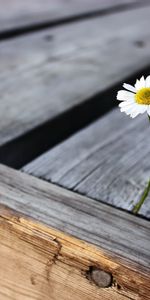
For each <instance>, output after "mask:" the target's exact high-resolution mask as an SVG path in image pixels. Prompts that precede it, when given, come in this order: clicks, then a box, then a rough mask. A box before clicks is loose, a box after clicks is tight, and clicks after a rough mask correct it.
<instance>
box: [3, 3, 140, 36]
mask: <svg viewBox="0 0 150 300" xmlns="http://www.w3.org/2000/svg"><path fill="white" fill-rule="evenodd" d="M138 2H140V1H138V0H123V1H122V2H121V3H120V1H119V0H101V1H97V0H93V1H90V0H86V1H85V0H76V1H71V0H69V1H65V0H57V1H56V0H45V1H42V0H31V1H19V0H13V1H9V0H5V1H3V0H0V34H1V33H2V32H3V31H8V30H13V29H14V30H15V29H17V28H20V27H26V26H28V27H29V26H33V25H36V24H39V23H43V22H44V23H45V22H53V21H56V20H57V21H59V20H61V19H66V18H70V17H75V16H78V15H83V14H88V13H92V12H98V11H101V10H104V9H110V8H114V7H118V6H119V7H121V6H122V5H123V7H124V5H128V4H134V3H138Z"/></svg>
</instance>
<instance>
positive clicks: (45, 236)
mask: <svg viewBox="0 0 150 300" xmlns="http://www.w3.org/2000/svg"><path fill="white" fill-rule="evenodd" d="M0 213H1V217H0V238H1V245H0V263H1V269H0V280H1V289H0V297H1V300H6V299H12V298H13V299H22V300H24V299H35V300H43V299H44V300H48V299H51V300H54V299H59V298H61V299H62V300H69V299H71V298H73V299H74V300H81V299H82V300H93V299H94V300H98V299H101V298H103V299H104V300H127V299H137V297H136V296H137V293H136V291H128V289H126V288H125V290H124V289H123V288H122V289H121V287H120V286H119V284H118V285H117V282H116V279H114V282H112V277H111V273H110V272H111V271H112V269H113V273H114V274H117V273H120V267H119V266H118V264H117V262H111V261H109V258H108V257H107V256H106V255H105V253H103V252H102V251H99V250H98V249H96V248H94V247H92V246H89V245H88V244H86V243H84V242H82V241H79V240H76V239H74V238H71V237H68V236H66V235H65V234H63V233H61V232H57V231H56V230H54V229H49V228H47V227H46V226H43V224H37V223H36V222H35V221H34V222H33V221H32V222H31V221H30V220H28V219H26V218H25V217H23V216H22V215H20V214H17V213H16V212H14V211H13V212H12V211H10V210H8V209H5V208H3V207H1V206H0ZM91 265H94V266H96V268H94V269H95V271H94V269H93V271H92V269H91ZM99 266H100V267H99ZM99 268H100V269H99ZM102 268H103V270H105V271H102ZM106 270H107V272H106ZM126 271H127V274H128V273H130V272H131V273H132V276H134V271H128V269H127V270H126ZM93 272H97V273H101V272H103V274H105V276H110V277H111V284H110V287H106V288H100V287H99V286H97V285H96V284H94V281H92V275H93V274H94V273H93ZM104 272H105V273H104ZM108 272H109V273H108ZM127 274H126V275H127ZM90 276H91V277H90ZM145 277H146V276H145ZM128 280H129V278H126V282H127V285H128ZM140 283H141V279H140ZM144 285H145V283H144ZM119 288H120V289H119ZM141 288H142V287H141ZM145 299H146V298H145Z"/></svg>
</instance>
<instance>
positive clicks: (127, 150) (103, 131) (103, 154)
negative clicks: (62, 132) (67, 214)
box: [23, 108, 150, 216]
mask: <svg viewBox="0 0 150 300" xmlns="http://www.w3.org/2000/svg"><path fill="white" fill-rule="evenodd" d="M148 135H149V124H148V120H147V118H146V117H145V116H142V117H138V118H136V119H134V120H132V119H130V118H129V117H127V116H126V115H125V114H122V113H120V111H119V109H118V108H117V109H114V110H113V111H112V112H110V113H108V114H107V115H105V116H104V117H103V118H100V119H99V120H98V121H96V122H95V123H93V124H92V125H90V126H88V127H87V128H85V129H84V130H82V131H80V132H79V133H77V134H75V135H73V136H72V137H71V138H69V139H68V140H66V141H65V142H63V143H61V144H60V145H58V146H56V147H54V148H53V149H52V150H50V151H47V152H46V153H44V154H43V155H41V156H40V157H39V158H37V159H35V160H34V161H33V162H31V163H29V164H28V165H27V166H25V167H24V168H23V170H24V171H25V172H27V173H30V174H32V175H34V176H36V177H40V178H43V179H45V180H48V181H51V182H53V183H55V184H58V185H61V186H63V187H65V188H67V189H71V190H74V191H76V192H78V193H80V194H84V195H86V196H88V197H91V198H93V199H96V200H99V201H103V202H105V203H109V204H111V205H114V206H116V207H120V208H123V209H127V210H132V209H133V207H134V205H135V204H136V203H137V202H138V201H139V199H140V197H141V195H142V193H143V191H144V188H145V186H146V183H147V181H148V178H149V174H150V160H149V155H150V144H149V143H145V141H146V140H147V136H148ZM146 203H147V204H146ZM146 203H145V206H146V205H149V204H148V203H149V201H147V202H146ZM145 211H146V208H145V209H141V210H140V211H139V213H140V214H142V215H147V216H148V214H145Z"/></svg>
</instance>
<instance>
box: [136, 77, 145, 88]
mask: <svg viewBox="0 0 150 300" xmlns="http://www.w3.org/2000/svg"><path fill="white" fill-rule="evenodd" d="M143 87H145V79H144V76H142V77H141V78H140V80H138V79H137V81H136V84H135V88H136V90H137V91H138V90H140V89H142V88H143Z"/></svg>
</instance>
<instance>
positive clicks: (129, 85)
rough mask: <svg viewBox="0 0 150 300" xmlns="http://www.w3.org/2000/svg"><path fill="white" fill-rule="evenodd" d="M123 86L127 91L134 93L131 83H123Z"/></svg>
mask: <svg viewBox="0 0 150 300" xmlns="http://www.w3.org/2000/svg"><path fill="white" fill-rule="evenodd" d="M123 87H124V88H125V89H126V90H128V91H131V92H133V93H136V88H135V87H134V86H132V85H131V84H127V83H124V84H123Z"/></svg>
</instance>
